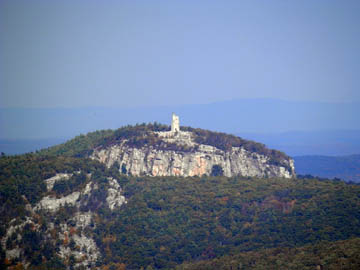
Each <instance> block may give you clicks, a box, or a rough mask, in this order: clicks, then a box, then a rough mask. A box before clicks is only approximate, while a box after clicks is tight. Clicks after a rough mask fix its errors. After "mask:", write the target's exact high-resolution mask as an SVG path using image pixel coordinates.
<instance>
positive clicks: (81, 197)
mask: <svg viewBox="0 0 360 270" xmlns="http://www.w3.org/2000/svg"><path fill="white" fill-rule="evenodd" d="M79 173H80V172H75V173H74V174H79ZM74 174H69V173H58V174H56V175H55V176H54V177H51V178H48V179H45V180H44V182H45V183H46V186H47V193H48V194H49V195H46V196H44V197H42V199H41V200H40V201H39V202H38V203H37V204H36V205H34V206H32V205H31V204H30V203H29V202H28V200H27V198H26V197H25V196H23V197H22V200H24V202H26V207H25V209H26V211H24V213H23V216H21V217H17V218H14V219H12V220H11V221H10V222H9V223H8V224H7V226H6V231H5V233H4V235H3V237H2V238H0V239H1V241H0V245H1V248H2V250H3V251H4V252H5V254H4V255H5V258H6V259H7V261H8V262H9V263H11V262H17V261H18V264H21V265H22V267H23V268H25V269H27V268H28V267H29V266H30V261H32V260H33V259H32V258H29V254H31V252H29V250H28V249H29V247H26V248H24V246H23V243H24V241H25V243H31V244H32V245H33V247H32V249H37V250H46V249H47V250H48V251H44V252H42V253H40V255H39V258H40V259H39V262H38V263H39V264H40V263H42V262H43V261H46V259H45V257H46V255H44V253H46V252H50V251H52V250H54V247H55V250H56V252H55V254H56V256H58V258H60V259H62V260H64V261H66V262H69V264H70V265H71V266H72V268H69V267H67V269H73V268H74V267H75V268H76V269H90V268H95V265H96V262H97V261H98V260H99V259H100V258H101V253H100V251H99V248H98V246H97V243H96V241H95V240H94V238H93V234H94V233H93V231H94V230H95V229H96V226H95V225H94V224H95V222H94V219H96V217H97V216H98V214H97V213H96V211H95V210H96V209H97V208H99V207H104V208H105V209H107V208H108V209H109V211H114V210H116V209H119V208H120V207H121V205H123V204H126V203H127V201H126V199H125V197H124V196H123V193H122V189H121V187H120V185H119V183H118V181H117V180H116V179H114V178H111V177H109V178H106V179H103V181H102V182H103V184H102V188H100V187H99V185H98V183H97V182H96V181H94V180H93V179H92V176H91V174H88V175H87V180H86V182H85V183H86V184H83V185H82V186H81V187H80V188H79V189H77V190H76V191H73V192H71V193H70V194H64V195H56V194H55V192H54V190H53V187H54V184H55V183H57V182H59V181H69V179H70V178H71V177H72V176H73V175H74ZM61 217H65V218H61ZM29 239H30V240H29ZM47 259H48V260H49V258H47ZM52 259H53V258H52ZM23 268H21V269H23ZM19 269H20V268H19Z"/></svg>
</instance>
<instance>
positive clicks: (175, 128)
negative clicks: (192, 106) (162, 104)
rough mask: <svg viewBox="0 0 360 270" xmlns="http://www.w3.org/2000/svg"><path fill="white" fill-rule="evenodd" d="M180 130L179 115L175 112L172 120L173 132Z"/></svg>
mask: <svg viewBox="0 0 360 270" xmlns="http://www.w3.org/2000/svg"><path fill="white" fill-rule="evenodd" d="M179 131H180V121H179V116H177V115H176V114H175V113H173V114H172V120H171V132H174V133H175V132H179Z"/></svg>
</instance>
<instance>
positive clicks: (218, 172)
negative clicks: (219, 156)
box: [211, 164, 224, 176]
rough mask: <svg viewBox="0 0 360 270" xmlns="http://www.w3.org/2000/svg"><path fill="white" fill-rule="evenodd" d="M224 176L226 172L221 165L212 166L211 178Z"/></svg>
mask: <svg viewBox="0 0 360 270" xmlns="http://www.w3.org/2000/svg"><path fill="white" fill-rule="evenodd" d="M223 175H224V170H223V168H222V167H221V166H220V165H218V164H216V165H213V166H212V168H211V176H223Z"/></svg>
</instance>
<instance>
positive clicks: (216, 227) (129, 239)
mask: <svg viewBox="0 0 360 270" xmlns="http://www.w3.org/2000/svg"><path fill="white" fill-rule="evenodd" d="M0 169H1V172H2V173H1V176H0V198H1V205H2V207H1V212H0V214H1V230H0V234H1V235H3V234H4V233H5V229H6V224H7V222H8V221H9V220H10V219H11V218H14V217H16V216H22V215H24V214H25V213H26V207H25V204H26V203H29V202H30V203H31V205H34V204H35V203H36V202H37V201H38V200H39V199H40V198H41V197H42V196H44V195H46V194H48V192H47V191H46V188H45V186H44V182H43V180H44V179H45V178H47V177H50V176H53V175H54V174H55V173H58V172H77V171H81V172H83V173H91V174H92V177H91V179H87V180H86V179H85V178H84V174H78V175H76V176H75V177H73V178H71V179H70V180H69V181H67V182H66V183H65V182H61V181H60V182H59V183H58V184H57V185H55V186H54V188H55V190H54V192H56V194H55V195H56V196H59V195H62V194H67V193H68V192H70V191H69V190H77V188H80V187H82V186H84V183H85V182H86V181H95V182H97V183H98V184H99V185H102V186H104V188H102V189H100V190H99V192H98V193H97V194H95V195H94V196H95V199H94V203H95V202H97V203H95V204H94V205H93V206H91V207H90V208H89V209H87V210H86V211H96V220H94V222H95V223H94V227H93V228H94V229H93V230H86V231H84V233H86V234H87V235H89V236H91V237H92V238H94V239H95V241H96V244H97V245H98V247H99V249H100V251H101V254H102V257H101V258H99V260H98V265H99V266H101V265H102V266H106V265H107V266H116V265H126V269H140V268H142V267H143V268H144V269H145V268H147V267H148V268H149V269H151V268H153V269H170V268H175V267H177V266H179V265H181V264H183V263H187V264H184V265H183V266H181V267H185V268H184V269H187V268H189V267H190V268H189V269H192V268H191V267H193V266H192V263H193V262H195V261H198V260H205V261H204V265H207V263H208V262H209V263H210V262H211V263H213V262H212V261H208V260H211V259H213V258H219V260H221V258H222V257H223V256H228V255H230V254H233V255H234V256H235V254H239V255H238V257H234V258H235V259H234V260H235V261H237V262H238V261H239V260H240V261H241V260H242V259H241V258H242V257H241V256H243V255H241V254H245V253H244V252H250V251H251V252H254V253H246V254H250V255H251V254H253V255H254V254H258V255H256V256H255V255H254V256H253V258H254V260H258V259H256V258H257V257H259V258H260V259H261V261H262V262H266V260H267V259H266V258H265V256H264V255H262V254H267V252H270V253H271V254H272V256H273V257H274V256H275V257H276V256H280V257H281V256H282V257H281V258H282V259H281V260H285V259H284V258H283V256H285V258H287V257H286V256H290V255H291V254H292V253H291V252H290V251H289V252H287V251H286V250H288V249H298V248H301V247H302V246H306V245H311V244H316V243H319V245H320V246H321V245H323V244H321V241H330V242H334V241H341V240H346V239H349V238H352V237H360V226H358V225H359V224H360V214H359V213H360V211H359V207H360V196H359V194H360V186H357V185H349V184H346V183H344V182H341V181H333V180H322V181H320V180H316V179H298V180H294V179H254V178H242V177H233V178H227V177H222V176H218V177H206V176H204V177H189V178H177V177H129V176H125V175H121V174H120V172H119V170H118V169H117V168H114V167H112V168H106V167H105V166H104V165H102V164H100V163H99V162H96V161H93V160H90V159H86V158H78V157H64V156H58V157H56V156H53V157H49V156H47V157H46V158H45V157H41V156H39V155H38V154H28V155H21V156H15V157H2V158H1V159H0ZM108 177H114V178H116V179H117V181H118V183H119V184H120V185H121V187H122V188H123V191H124V195H125V197H126V198H127V200H128V203H127V204H126V206H122V207H121V208H120V209H117V210H116V211H109V208H107V206H106V205H104V204H98V202H99V201H101V200H102V199H103V198H104V194H102V193H101V190H103V192H105V191H106V185H107V178H108ZM84 181H85V182H84ZM24 198H26V200H28V202H27V201H26V200H25V199H24ZM74 211H75V212H76V211H77V210H76V209H74V208H72V207H64V208H63V209H62V210H60V212H59V213H61V214H57V216H55V217H54V216H51V215H48V214H46V213H45V212H44V213H42V214H40V216H39V219H40V220H41V223H42V224H49V223H50V222H54V220H55V221H56V220H57V221H56V222H66V220H71V219H70V217H71V215H72V214H73V213H74ZM27 232H28V233H29V234H30V235H29V237H30V236H31V235H32V233H31V228H29V231H27ZM41 239H42V235H41V234H36V235H32V236H31V237H30V238H23V240H22V241H23V245H24V246H25V247H26V250H27V252H28V253H29V255H31V258H33V261H32V264H33V266H32V268H31V269H41V268H38V266H36V265H39V264H38V263H39V261H38V260H39V259H38V258H39V256H40V255H41V256H42V255H43V254H47V255H46V256H47V257H46V258H48V259H47V261H46V265H47V267H48V268H52V267H54V265H57V266H58V268H57V269H65V267H66V265H67V263H69V262H63V261H61V260H60V259H59V258H58V257H57V255H56V247H53V248H50V247H51V245H50V244H49V243H46V244H41V243H42V242H41V241H42V240H41ZM34 241H35V242H34ZM356 243H358V242H356ZM9 245H10V247H11V243H9ZM36 245H37V246H38V247H37V248H35V249H33V247H34V246H36ZM49 245H50V247H49ZM354 245H355V244H354V243H353V244H352V248H354V247H353V246H354ZM355 246H356V248H359V246H358V245H355ZM74 248H75V247H74ZM273 248H280V251H279V252H275V254H273V253H274V252H273V251H272V249H273ZM45 249H46V250H48V251H47V252H45ZM264 249H265V250H268V249H269V251H261V250H264ZM259 252H260V253H259ZM261 252H265V253H261ZM283 252H285V254H284V253H283ZM286 252H287V253H286ZM1 254H2V256H4V251H2V252H1ZM306 254H307V253H306V252H304V255H303V256H305V257H306V256H307V255H306ZM236 256H237V255H236ZM291 256H292V255H291ZM351 256H353V255H351ZM280 257H279V258H280ZM224 258H225V257H224ZM309 258H311V256H310V257H309ZM3 259H4V257H3ZM309 260H311V259H309ZM316 260H318V258H317V259H316ZM243 262H244V263H243V265H246V263H245V262H246V261H243ZM59 265H60V266H59ZM234 265H235V264H234ZM150 267H151V268H150ZM194 267H195V268H193V269H196V268H197V267H198V266H197V264H195V266H194ZM201 267H203V266H201ZM201 267H199V268H200V269H201ZM203 269H209V268H203ZM240 269H243V268H240Z"/></svg>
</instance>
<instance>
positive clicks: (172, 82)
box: [0, 0, 360, 108]
mask: <svg viewBox="0 0 360 270" xmlns="http://www.w3.org/2000/svg"><path fill="white" fill-rule="evenodd" d="M359 14H360V1H359V0H354V1H351V0H346V1H345V0H338V1H332V0H317V1H310V0H304V1H285V0H283V1H269V0H264V1H256V0H250V1H150V0H149V1H91V0H71V1H67V0H61V1H60V0H58V1H55V0H52V1H50V0H46V1H45V0H44V1H38V0H33V1H29V0H23V1H18V0H0V107H35V108H40V107H84V106H111V107H129V106H130V107H133V106H154V105H180V104H199V103H211V102H215V101H222V100H231V99H237V98H280V99H285V100H309V101H330V102H338V101H341V102H342V101H346V102H348V101H357V102H359V101H360V15H359Z"/></svg>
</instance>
